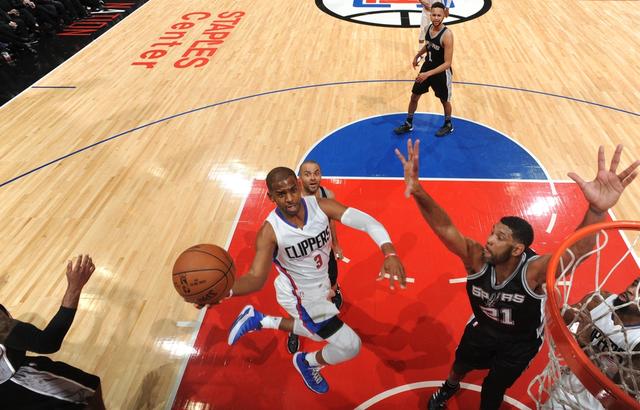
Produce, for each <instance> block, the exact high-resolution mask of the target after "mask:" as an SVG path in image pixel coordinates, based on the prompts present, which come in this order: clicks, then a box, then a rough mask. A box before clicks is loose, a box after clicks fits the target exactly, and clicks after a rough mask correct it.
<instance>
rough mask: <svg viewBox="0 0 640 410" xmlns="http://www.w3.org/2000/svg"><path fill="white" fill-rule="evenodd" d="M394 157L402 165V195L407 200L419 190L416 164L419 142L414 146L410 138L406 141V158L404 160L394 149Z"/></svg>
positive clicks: (398, 151) (400, 153) (397, 150)
mask: <svg viewBox="0 0 640 410" xmlns="http://www.w3.org/2000/svg"><path fill="white" fill-rule="evenodd" d="M395 152H396V156H397V157H398V159H399V160H400V162H401V163H402V167H403V168H404V183H405V186H406V188H405V191H404V195H405V196H406V197H407V198H409V197H410V196H411V194H413V193H415V192H416V191H417V190H418V189H419V188H420V181H419V180H418V178H419V172H418V164H419V163H420V140H416V143H415V145H414V144H413V143H412V142H411V138H409V140H408V141H407V158H406V159H405V157H404V155H402V152H400V150H399V149H397V148H396V151H395Z"/></svg>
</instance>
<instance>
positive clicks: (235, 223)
mask: <svg viewBox="0 0 640 410" xmlns="http://www.w3.org/2000/svg"><path fill="white" fill-rule="evenodd" d="M147 4H148V3H147ZM254 180H255V178H254ZM251 186H253V181H252V182H251ZM250 193H251V190H249V191H248V192H247V193H246V194H245V196H244V198H243V199H242V201H241V203H240V206H239V207H238V210H237V211H236V215H235V217H234V219H233V225H232V226H231V229H230V230H229V234H228V235H227V241H226V243H225V245H224V248H225V249H229V245H230V244H231V239H232V238H233V234H234V233H235V232H236V228H237V227H238V222H240V215H241V214H242V211H243V210H244V205H245V204H246V203H247V199H248V198H249V194H250ZM206 313H207V308H202V309H200V312H199V313H198V319H197V320H196V321H195V323H194V324H193V332H192V333H191V338H190V339H191V340H190V341H189V342H188V343H187V345H188V346H195V344H196V338H197V337H198V333H199V332H200V327H201V326H202V322H203V321H204V315H205V314H206ZM178 323H185V322H177V323H176V324H178ZM190 357H191V356H190V355H184V356H183V357H182V363H181V364H180V368H179V369H178V374H177V375H176V377H175V380H174V382H173V386H172V387H171V390H169V392H168V393H169V397H168V398H167V401H166V403H165V406H164V410H171V408H173V402H174V401H175V400H176V395H177V394H178V389H179V388H180V383H181V382H182V376H184V372H185V371H186V370H187V365H188V364H189V359H190Z"/></svg>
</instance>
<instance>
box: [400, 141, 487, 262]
mask: <svg viewBox="0 0 640 410" xmlns="http://www.w3.org/2000/svg"><path fill="white" fill-rule="evenodd" d="M396 155H397V157H398V159H399V160H400V162H401V163H402V167H403V168H404V182H405V185H406V190H405V195H406V196H407V197H409V196H413V199H414V200H415V201H416V205H417V206H418V209H419V210H420V213H421V214H422V217H423V218H424V220H425V221H427V223H428V224H429V226H430V227H431V229H432V230H433V232H434V233H435V234H436V235H437V236H438V238H440V241H442V243H443V244H444V245H445V246H446V247H447V249H449V250H450V251H451V252H453V253H454V254H456V255H457V256H458V257H460V259H462V261H463V263H464V264H465V266H466V267H467V268H468V269H471V270H478V269H480V268H481V266H482V264H483V262H482V245H480V244H479V243H478V242H476V241H474V240H472V239H470V238H467V237H465V236H464V235H462V233H460V231H459V230H458V228H456V226H455V225H454V224H453V222H452V221H451V218H449V215H448V214H447V213H446V212H445V210H444V209H442V207H441V206H440V205H439V204H438V203H437V202H436V201H435V200H434V199H433V198H432V197H431V195H429V194H428V193H427V191H425V190H424V188H423V187H422V185H421V184H420V181H419V179H418V178H419V169H418V166H419V165H418V164H419V161H420V140H416V143H415V145H413V144H412V141H411V139H409V140H408V141H407V158H406V159H405V157H404V155H403V154H402V153H401V152H400V150H398V149H396Z"/></svg>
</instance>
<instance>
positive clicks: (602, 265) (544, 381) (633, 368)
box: [529, 228, 640, 410]
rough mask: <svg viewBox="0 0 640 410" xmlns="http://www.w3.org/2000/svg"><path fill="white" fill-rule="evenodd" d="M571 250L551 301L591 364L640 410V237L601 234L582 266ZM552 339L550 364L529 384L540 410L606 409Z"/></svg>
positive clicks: (611, 231)
mask: <svg viewBox="0 0 640 410" xmlns="http://www.w3.org/2000/svg"><path fill="white" fill-rule="evenodd" d="M576 240H577V239H576ZM570 245H571V244H568V246H566V247H565V249H564V251H563V258H562V259H560V264H559V266H558V270H559V271H560V274H559V275H558V277H557V280H556V283H555V289H554V290H551V289H548V290H547V292H548V295H549V297H552V296H551V295H554V294H555V297H556V300H557V301H558V305H559V306H560V313H561V314H562V318H563V320H564V325H566V326H567V328H568V330H569V331H570V334H571V335H572V337H573V338H574V339H575V341H576V342H577V344H578V345H579V348H580V349H581V350H582V351H583V352H584V353H585V354H586V356H587V357H588V358H589V360H590V361H591V363H593V364H594V365H595V366H596V367H597V369H599V371H600V372H601V373H602V374H604V375H606V377H607V378H608V380H610V381H611V382H612V385H616V386H617V387H618V388H620V389H621V390H622V392H624V393H621V395H627V397H625V399H629V398H632V400H629V403H631V405H633V406H634V407H635V408H640V295H639V293H640V270H639V269H638V266H639V264H638V258H637V255H638V254H639V253H638V252H637V251H638V247H639V246H640V233H639V232H638V231H637V230H619V229H612V228H609V229H603V230H600V231H598V233H597V234H596V247H595V249H594V250H593V251H592V252H590V253H588V254H586V255H584V256H583V257H581V258H580V259H579V260H577V261H576V260H575V257H574V255H573V253H572V252H571V250H570V249H569V248H570ZM563 261H564V263H563ZM547 320H549V318H548V317H547ZM546 338H547V342H548V348H549V363H548V365H547V366H546V368H545V369H544V370H543V372H542V373H541V374H540V375H538V376H536V377H535V378H534V379H533V380H532V381H531V383H530V384H529V395H530V396H531V397H532V398H533V399H534V401H535V402H536V405H537V408H542V409H581V410H582V409H602V408H604V407H603V406H602V405H601V404H600V402H599V401H598V400H597V399H596V397H594V395H593V394H592V393H591V392H590V391H589V390H587V388H585V386H584V385H583V382H582V381H581V380H580V379H579V378H578V376H576V373H578V375H580V374H581V371H580V370H581V368H578V369H576V368H575V364H574V365H573V366H574V369H573V370H572V369H571V367H570V365H569V363H567V361H566V360H565V359H564V358H563V357H562V355H561V354H560V352H559V350H558V342H562V341H561V340H554V338H553V336H552V334H551V332H547V334H546ZM572 363H574V362H572ZM600 388H602V386H600ZM592 390H593V389H592ZM595 392H596V393H597V391H595ZM623 408H629V406H628V405H626V406H625V407H623Z"/></svg>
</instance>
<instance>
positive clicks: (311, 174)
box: [287, 160, 343, 354]
mask: <svg viewBox="0 0 640 410" xmlns="http://www.w3.org/2000/svg"><path fill="white" fill-rule="evenodd" d="M298 178H300V182H301V183H302V196H309V195H314V196H315V197H316V199H320V198H329V199H335V195H334V194H333V192H332V191H330V190H329V189H328V188H325V187H323V186H322V185H321V184H322V170H321V169H320V164H318V162H317V161H314V160H306V161H304V162H303V163H302V164H301V165H300V168H299V169H298ZM329 226H330V227H331V253H330V254H329V272H328V273H329V281H330V282H331V291H332V296H331V301H332V302H333V304H334V305H336V307H337V308H338V310H340V308H341V307H342V303H343V300H342V291H341V290H340V286H339V285H338V261H337V260H338V259H342V248H341V247H340V243H339V242H338V235H337V234H336V222H335V221H334V220H331V221H330V222H329ZM299 348H300V339H299V338H298V335H296V334H295V333H289V336H288V337H287V350H288V351H289V353H291V354H294V353H295V352H297V351H298V349H299Z"/></svg>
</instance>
